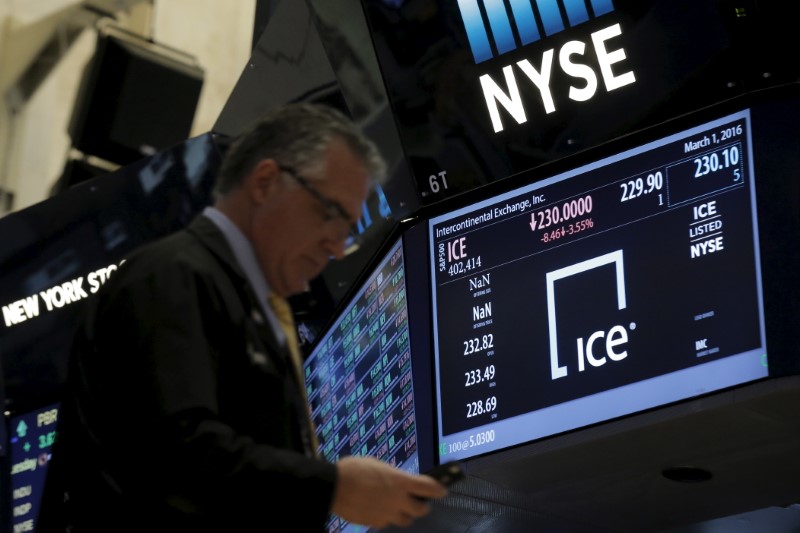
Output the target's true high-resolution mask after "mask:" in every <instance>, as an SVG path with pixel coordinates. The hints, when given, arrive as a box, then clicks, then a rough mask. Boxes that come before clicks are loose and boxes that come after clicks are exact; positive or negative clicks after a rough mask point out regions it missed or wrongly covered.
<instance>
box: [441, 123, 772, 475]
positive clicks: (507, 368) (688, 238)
mask: <svg viewBox="0 0 800 533" xmlns="http://www.w3.org/2000/svg"><path fill="white" fill-rule="evenodd" d="M750 137H751V132H750V114H749V111H748V110H744V111H741V112H738V113H735V114H731V115H727V116H725V117H723V118H719V119H717V120H714V121H711V122H707V123H705V124H702V125H700V126H696V127H693V128H691V129H687V130H684V131H681V132H679V133H676V134H673V135H671V136H668V137H665V138H662V139H660V140H657V141H654V142H650V143H648V144H643V145H641V146H639V147H637V148H634V149H631V150H628V151H625V152H622V153H619V154H617V155H615V156H612V157H607V158H605V159H602V160H599V161H596V162H594V163H592V164H589V165H585V166H583V167H580V168H577V169H574V170H571V171H568V172H565V173H562V174H559V175H557V176H554V177H551V178H548V179H545V180H542V181H539V182H536V183H534V184H532V185H528V186H525V187H521V188H518V189H515V190H513V191H510V192H507V193H504V194H501V195H498V196H495V197H492V198H489V199H486V200H483V201H480V202H478V203H474V204H472V205H469V206H467V207H464V208H461V209H458V210H455V211H453V212H450V213H447V214H444V215H441V216H437V217H434V218H432V219H431V220H430V221H429V233H430V237H429V238H430V242H429V245H430V249H431V265H430V270H431V277H432V288H431V290H432V297H433V317H434V333H433V335H434V351H435V354H434V355H435V367H436V368H435V372H436V391H437V397H438V406H437V407H438V413H437V415H438V421H439V424H438V426H439V429H438V431H439V433H438V442H437V444H438V457H439V460H440V461H445V460H453V459H463V458H468V457H473V456H476V455H481V454H484V453H488V452H491V451H495V450H499V449H502V448H506V447H509V446H512V445H515V444H519V443H523V442H528V441H531V440H534V439H537V438H542V437H545V436H549V435H553V434H556V433H559V432H564V431H566V430H570V429H575V428H579V427H583V426H586V425H589V424H592V423H597V422H601V421H604V420H608V419H610V418H614V417H619V416H621V415H625V414H630V413H634V412H637V411H641V410H644V409H648V408H652V407H656V406H659V405H663V404H666V403H669V402H674V401H677V400H680V399H685V398H689V397H693V396H696V395H699V394H703V393H707V392H711V391H715V390H719V389H722V388H725V387H730V386H733V385H737V384H741V383H745V382H748V381H752V380H754V379H759V378H762V377H766V376H767V375H768V371H767V365H766V346H765V333H764V310H763V303H762V287H761V273H760V262H759V247H758V228H757V219H756V207H755V186H754V181H755V180H754V176H753V171H752V168H753V167H752V155H751V154H752V149H751V138H750Z"/></svg>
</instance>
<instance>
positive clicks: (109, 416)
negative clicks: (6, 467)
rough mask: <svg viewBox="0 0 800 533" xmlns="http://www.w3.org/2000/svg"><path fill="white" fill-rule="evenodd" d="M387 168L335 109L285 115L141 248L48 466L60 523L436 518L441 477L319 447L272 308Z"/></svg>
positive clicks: (245, 144) (83, 361)
mask: <svg viewBox="0 0 800 533" xmlns="http://www.w3.org/2000/svg"><path fill="white" fill-rule="evenodd" d="M382 171H383V167H382V161H381V160H380V157H379V155H378V152H377V150H376V149H375V147H374V145H373V144H372V143H371V142H370V141H368V140H367V139H366V138H365V137H363V135H362V134H361V133H360V131H359V130H358V129H357V128H356V127H354V125H353V124H351V123H350V122H349V121H348V120H347V119H346V118H345V117H344V116H343V115H341V114H340V113H338V112H337V111H334V110H332V109H330V108H326V107H323V106H316V105H309V104H296V105H289V106H285V107H282V108H280V109H277V110H275V111H274V112H272V113H271V114H270V115H269V116H268V117H266V118H265V119H263V120H261V121H260V122H258V123H257V124H256V125H255V126H253V127H252V128H251V129H250V130H248V131H247V132H245V133H244V134H243V135H241V136H240V137H239V138H238V139H237V140H236V142H235V143H234V144H233V145H232V146H231V148H230V149H229V150H228V152H227V154H226V156H225V159H224V161H223V164H222V168H221V172H220V176H219V178H218V182H217V183H216V186H215V197H216V200H215V203H214V206H213V207H209V208H207V209H206V210H205V211H204V212H203V213H202V214H201V215H199V216H198V217H197V218H195V219H194V220H193V221H192V222H191V224H190V225H189V226H188V227H187V228H186V229H185V230H181V231H178V232H177V233H174V234H172V235H171V236H169V237H167V238H165V239H162V240H160V241H157V242H155V243H152V244H149V245H146V246H144V247H142V248H140V249H139V250H137V251H136V252H135V253H133V254H132V255H131V256H130V257H128V258H127V259H126V261H125V262H124V263H123V264H122V266H121V267H120V268H119V270H118V271H117V272H116V273H115V275H114V276H113V277H112V278H111V279H110V280H109V281H108V282H107V283H106V285H104V287H103V289H102V290H101V291H100V292H99V293H98V297H97V298H96V299H95V301H93V304H94V305H93V308H92V311H91V313H90V314H89V316H88V318H87V320H86V321H85V323H84V324H83V326H82V328H81V332H80V334H79V335H78V338H77V341H76V344H75V349H74V351H73V357H72V360H71V366H70V376H69V380H68V381H69V382H68V387H67V390H66V393H65V397H64V400H63V402H62V413H61V426H60V427H59V442H58V444H57V447H56V448H55V450H54V454H53V456H54V462H53V465H52V469H51V472H50V473H51V476H57V478H58V479H59V480H61V481H62V482H64V483H65V485H64V486H62V487H58V489H59V490H58V492H59V494H63V495H64V498H65V500H66V503H65V504H64V505H63V506H59V507H60V511H59V512H56V511H55V510H54V508H52V507H51V508H50V512H51V513H52V514H51V517H55V516H57V515H59V514H61V513H62V511H63V512H64V513H65V514H66V515H67V516H66V521H67V523H69V524H71V525H72V530H71V531H72V532H73V533H82V532H95V531H103V532H128V531H130V532H133V531H137V532H140V531H171V532H176V533H177V532H181V533H184V532H211V531H214V532H228V531H231V532H232V531H237V532H241V531H298V532H308V531H322V530H323V529H324V524H325V522H326V520H327V518H328V516H329V514H330V513H335V514H337V515H339V516H341V517H342V518H344V519H346V520H348V521H350V522H353V523H357V524H363V525H367V526H371V527H386V526H390V525H397V526H406V525H409V524H411V523H412V522H413V521H414V520H415V519H416V518H418V517H421V516H423V515H425V514H427V513H428V512H429V504H428V503H427V502H426V500H428V499H431V498H441V497H443V496H444V495H445V493H446V489H445V488H444V487H443V486H442V485H440V484H439V483H438V482H436V481H435V480H434V479H433V478H431V477H428V476H424V475H412V474H409V473H407V472H403V471H401V470H399V469H396V468H393V467H391V466H390V465H388V464H386V463H383V462H381V461H378V460H377V459H374V458H369V457H346V458H342V459H341V460H339V461H338V462H336V463H333V464H332V463H329V462H326V461H325V460H323V459H321V458H319V457H318V456H317V455H316V454H315V450H314V446H313V435H312V431H313V430H312V429H311V424H310V420H309V414H308V407H307V403H306V401H305V396H304V387H303V386H302V384H301V379H302V378H301V377H300V375H301V374H300V372H299V364H300V363H299V362H298V361H297V355H296V353H295V355H294V357H295V359H294V360H293V358H292V353H291V348H292V346H291V343H292V342H296V339H292V338H287V335H286V333H285V332H284V329H282V328H281V327H280V324H279V317H278V316H277V315H276V312H275V311H274V309H273V307H272V306H271V305H270V304H269V303H268V302H269V301H270V298H271V297H274V296H277V297H280V298H279V299H285V298H287V297H289V296H291V295H293V294H297V293H300V292H302V291H304V290H306V288H307V286H308V282H309V280H311V279H312V278H314V277H315V276H317V275H319V274H320V272H321V271H322V270H323V268H324V267H325V265H326V264H327V263H328V261H329V259H330V258H340V257H342V256H343V254H344V253H345V243H346V240H347V237H348V234H349V230H350V228H351V227H352V225H353V224H354V223H355V222H356V221H357V220H358V218H359V217H360V215H361V206H362V205H363V203H364V200H365V198H366V195H367V192H368V189H369V186H370V179H371V177H374V176H376V175H378V174H379V173H380V172H382ZM289 336H291V333H289ZM54 483H55V482H54ZM49 492H52V491H49ZM47 512H48V508H47V506H45V508H44V510H43V515H42V516H41V517H40V525H42V524H45V523H47V521H48V518H47V516H45V514H46V513H47Z"/></svg>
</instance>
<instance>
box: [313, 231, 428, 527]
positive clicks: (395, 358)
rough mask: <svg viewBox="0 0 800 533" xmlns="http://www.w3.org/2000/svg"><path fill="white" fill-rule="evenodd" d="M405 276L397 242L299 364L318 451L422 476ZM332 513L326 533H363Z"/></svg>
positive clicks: (369, 271) (403, 263)
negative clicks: (373, 460)
mask: <svg viewBox="0 0 800 533" xmlns="http://www.w3.org/2000/svg"><path fill="white" fill-rule="evenodd" d="M406 296H407V289H406V272H405V262H404V259H403V243H402V239H401V238H398V239H397V240H395V241H394V242H393V243H392V244H391V245H390V246H389V247H388V250H386V251H382V252H381V253H379V257H378V258H377V264H376V265H375V266H374V267H372V268H370V269H368V271H367V273H366V274H365V275H364V276H363V277H362V278H361V281H359V282H358V283H357V284H356V286H355V287H354V292H353V293H352V294H351V295H350V296H348V297H347V298H346V299H345V300H344V304H343V306H342V307H341V309H340V310H339V311H338V312H337V313H336V315H335V318H334V320H333V322H332V323H331V324H330V326H329V327H328V328H326V330H325V333H324V334H322V335H321V336H320V337H319V338H318V340H317V342H316V344H315V346H314V348H313V349H312V351H311V353H310V355H309V357H308V358H307V359H306V362H305V365H304V372H305V380H306V389H307V392H308V399H309V403H310V405H311V409H312V419H313V421H314V424H315V426H316V430H317V434H318V436H319V440H320V452H321V454H322V455H323V456H324V457H325V458H326V459H328V460H330V461H336V460H337V459H339V458H340V457H344V456H348V455H362V456H365V455H371V456H375V457H378V458H379V459H382V460H384V461H387V462H389V463H391V464H393V465H395V466H397V467H398V468H401V469H403V470H406V471H408V472H412V473H419V472H420V461H419V453H418V441H417V420H416V416H415V409H414V406H415V400H414V379H413V376H412V358H411V348H410V347H411V344H410V338H409V318H408V306H407V304H406V302H407V300H406ZM363 530H364V528H363V527H361V526H356V525H352V524H348V523H346V522H345V521H343V520H341V519H339V518H338V517H335V516H333V517H332V518H331V520H330V521H329V524H328V531H363Z"/></svg>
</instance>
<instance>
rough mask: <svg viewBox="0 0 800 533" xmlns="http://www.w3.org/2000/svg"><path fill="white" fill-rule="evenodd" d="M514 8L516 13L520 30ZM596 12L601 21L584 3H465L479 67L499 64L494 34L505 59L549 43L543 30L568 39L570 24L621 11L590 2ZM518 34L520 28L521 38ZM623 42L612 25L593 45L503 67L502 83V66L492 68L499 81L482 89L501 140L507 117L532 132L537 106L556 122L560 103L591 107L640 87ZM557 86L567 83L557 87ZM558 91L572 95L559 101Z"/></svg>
mask: <svg viewBox="0 0 800 533" xmlns="http://www.w3.org/2000/svg"><path fill="white" fill-rule="evenodd" d="M506 3H508V5H510V6H511V13H512V15H513V25H512V19H511V18H509V15H508V13H507V11H506V8H505V5H506ZM481 5H483V8H484V10H485V12H486V19H487V20H488V21H489V24H488V29H487V27H486V26H485V25H484V22H483V13H482V12H481V9H480V7H481ZM589 5H590V6H591V11H592V13H593V15H590V13H589V10H588V8H587V4H586V3H585V2H584V0H559V1H557V0H505V1H504V0H482V1H480V3H479V0H458V6H459V9H460V11H461V17H462V19H463V20H464V27H465V28H466V30H467V38H468V40H469V43H470V47H471V49H472V54H473V57H474V58H475V63H481V62H483V61H486V60H487V59H491V58H493V57H494V56H495V54H494V52H493V50H492V44H491V41H490V39H489V30H491V36H492V39H493V41H494V46H495V49H496V50H497V55H498V56H500V55H503V54H505V53H506V52H510V51H512V50H514V49H516V48H517V42H519V43H521V45H522V46H525V45H527V44H530V43H533V42H535V41H539V40H540V38H541V37H542V36H541V35H540V34H539V25H540V24H541V27H542V28H543V31H544V36H545V37H547V36H552V35H553V34H556V33H558V32H560V31H563V30H564V29H565V26H566V25H567V24H568V25H569V26H572V27H574V26H577V25H579V24H581V23H584V22H587V21H588V20H590V19H591V17H592V16H594V17H599V16H601V15H605V14H607V13H611V12H613V11H614V5H613V4H612V2H611V0H590V2H589ZM534 6H535V7H536V10H535V11H534ZM562 11H563V13H564V14H565V15H564V16H562ZM537 17H538V18H537ZM564 17H566V18H564ZM512 26H513V27H515V28H516V36H515V34H514V31H513V30H512ZM621 36H622V26H620V24H619V23H612V24H610V25H608V26H606V27H604V28H600V29H598V30H596V31H593V32H592V33H591V34H589V35H588V39H583V40H577V39H573V40H570V41H567V42H565V43H563V44H562V45H561V46H560V48H559V49H558V50H556V49H555V48H549V49H544V50H540V51H538V52H537V53H536V54H528V57H525V58H522V59H519V58H517V59H518V60H517V61H514V62H513V63H511V64H507V65H505V66H503V67H502V76H499V72H497V67H499V66H500V65H497V64H493V65H491V67H489V68H491V69H492V70H494V71H495V73H494V74H491V73H486V74H482V75H481V76H480V77H479V83H480V87H481V91H482V92H483V98H484V100H485V101H486V110H487V111H488V113H489V118H490V120H491V122H492V129H494V132H495V133H499V132H500V131H503V129H505V127H506V125H505V124H504V123H503V116H501V110H503V111H504V113H503V114H504V115H505V117H506V119H507V118H509V117H510V118H511V119H513V120H514V121H515V122H516V123H517V124H524V123H526V122H527V121H528V117H529V115H530V113H531V105H535V104H534V102H536V101H537V100H538V101H539V103H540V104H541V109H542V110H543V111H544V113H545V114H548V115H549V114H551V113H554V112H555V111H556V102H557V101H558V102H560V103H565V102H567V101H568V100H572V101H574V102H587V101H589V100H591V99H592V98H593V97H594V96H595V95H596V94H597V93H598V91H600V90H601V87H602V88H604V89H605V91H606V92H611V91H614V90H617V89H619V88H621V87H625V86H627V85H631V84H633V83H635V82H636V74H635V73H634V71H633V69H631V68H630V67H629V66H627V64H626V59H627V53H626V52H625V49H624V48H622V47H621V46H620V45H619V44H617V43H618V38H620V37H621ZM493 63H494V62H493ZM493 76H494V77H493ZM557 79H558V80H562V79H563V80H566V82H567V83H566V84H558V83H553V81H554V80H557ZM518 80H519V81H518ZM601 82H602V84H601ZM554 88H558V89H559V90H560V91H564V94H556V95H554V94H553V92H554ZM523 99H524V100H525V102H524V103H523ZM526 107H527V108H528V109H526Z"/></svg>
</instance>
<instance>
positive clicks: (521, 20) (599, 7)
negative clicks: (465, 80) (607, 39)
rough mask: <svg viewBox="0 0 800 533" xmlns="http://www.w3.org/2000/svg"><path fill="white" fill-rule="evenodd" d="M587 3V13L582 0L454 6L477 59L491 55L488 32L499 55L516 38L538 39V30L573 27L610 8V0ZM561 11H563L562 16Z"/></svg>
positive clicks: (478, 0) (500, 0) (475, 1)
mask: <svg viewBox="0 0 800 533" xmlns="http://www.w3.org/2000/svg"><path fill="white" fill-rule="evenodd" d="M506 2H507V3H508V5H509V7H510V8H511V16H512V17H513V20H514V26H516V34H517V35H516V38H515V36H514V30H513V29H512V24H511V19H510V18H509V13H508V11H507V9H506ZM481 4H482V5H483V11H484V12H485V15H486V20H487V21H488V23H489V25H488V28H487V27H486V25H485V24H484V13H482V12H481ZM589 6H590V7H591V11H592V12H591V14H590V12H589V8H588V7H587V3H586V2H585V1H584V0H458V8H459V10H460V11H461V18H462V19H463V20H464V28H465V29H466V30H467V39H468V40H469V45H470V48H471V49H472V55H473V57H474V58H475V63H481V62H483V61H486V60H487V59H491V58H492V57H494V56H495V53H494V51H493V50H492V44H491V42H490V40H489V33H490V32H491V36H492V38H493V40H494V46H495V49H496V50H497V55H502V54H505V53H506V52H510V51H511V50H514V49H516V48H517V46H518V45H517V38H518V39H519V46H525V45H527V44H530V43H532V42H535V41H538V40H539V39H541V38H542V35H541V33H542V32H543V33H544V36H545V37H546V36H550V35H553V34H555V33H558V32H560V31H562V30H564V29H565V28H566V27H574V26H577V25H578V24H582V23H584V22H586V21H588V20H590V19H591V18H592V17H599V16H601V15H605V14H606V13H610V12H612V11H614V4H613V3H612V0H589ZM534 7H535V10H534ZM562 13H563V14H565V15H566V20H565V19H564V16H563V15H562ZM537 18H538V22H537ZM539 23H541V29H542V31H541V32H540V30H539V28H540V25H539Z"/></svg>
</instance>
